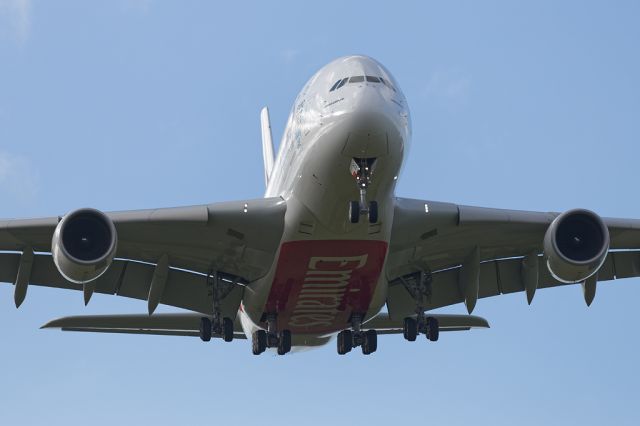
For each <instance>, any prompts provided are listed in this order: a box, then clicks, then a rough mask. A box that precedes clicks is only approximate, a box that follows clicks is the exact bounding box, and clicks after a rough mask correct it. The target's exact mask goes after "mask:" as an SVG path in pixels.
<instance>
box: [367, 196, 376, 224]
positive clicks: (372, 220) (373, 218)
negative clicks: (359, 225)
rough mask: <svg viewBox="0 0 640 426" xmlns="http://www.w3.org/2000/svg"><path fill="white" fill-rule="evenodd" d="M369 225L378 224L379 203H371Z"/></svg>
mask: <svg viewBox="0 0 640 426" xmlns="http://www.w3.org/2000/svg"><path fill="white" fill-rule="evenodd" d="M369 223H378V202H377V201H371V202H370V203H369Z"/></svg>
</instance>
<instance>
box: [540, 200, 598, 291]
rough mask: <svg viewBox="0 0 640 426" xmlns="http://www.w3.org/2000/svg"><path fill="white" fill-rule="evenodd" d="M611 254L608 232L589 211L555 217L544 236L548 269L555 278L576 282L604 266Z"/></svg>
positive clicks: (581, 210) (569, 212)
mask: <svg viewBox="0 0 640 426" xmlns="http://www.w3.org/2000/svg"><path fill="white" fill-rule="evenodd" d="M608 251H609V229H608V228H607V226H606V225H605V224H604V222H603V221H602V219H601V218H600V216H598V215H597V214H595V213H594V212H592V211H590V210H584V209H575V210H569V211H567V212H564V213H562V214H561V215H560V216H558V217H557V218H555V220H554V221H553V222H551V225H550V226H549V229H547V233H546V234H545V236H544V255H545V259H546V262H547V268H548V269H549V272H550V273H551V275H553V277H554V278H555V279H557V280H558V281H561V282H565V283H576V282H580V281H584V280H585V279H587V278H589V277H590V276H592V275H593V274H595V273H596V272H598V270H599V269H600V267H601V266H602V264H603V263H604V260H605V258H606V257H607V252H608Z"/></svg>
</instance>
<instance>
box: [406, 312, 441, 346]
mask: <svg viewBox="0 0 640 426" xmlns="http://www.w3.org/2000/svg"><path fill="white" fill-rule="evenodd" d="M402 331H403V334H404V338H405V339H406V340H408V341H410V342H414V341H415V340H416V338H417V336H418V334H419V333H423V334H424V335H425V336H426V337H427V340H430V341H432V342H437V341H438V337H439V336H440V325H439V324H438V320H437V318H434V317H427V316H425V314H424V312H423V313H422V315H418V318H417V319H416V318H411V317H407V318H405V319H404V324H403V329H402Z"/></svg>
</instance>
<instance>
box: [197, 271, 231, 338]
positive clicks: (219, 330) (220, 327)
mask: <svg viewBox="0 0 640 426" xmlns="http://www.w3.org/2000/svg"><path fill="white" fill-rule="evenodd" d="M207 285H208V286H209V287H210V288H211V293H210V294H212V296H213V315H212V316H211V318H209V317H202V318H200V339H202V341H203V342H208V341H210V340H211V337H212V336H218V337H222V340H224V341H225V342H231V341H232V340H233V320H232V319H231V318H229V317H223V316H222V311H221V309H220V301H221V300H222V299H224V298H225V297H227V295H228V294H229V293H230V292H231V290H233V287H234V286H235V285H236V283H235V282H230V281H223V280H222V279H221V278H220V276H219V275H218V273H217V272H212V273H210V274H209V275H208V276H207Z"/></svg>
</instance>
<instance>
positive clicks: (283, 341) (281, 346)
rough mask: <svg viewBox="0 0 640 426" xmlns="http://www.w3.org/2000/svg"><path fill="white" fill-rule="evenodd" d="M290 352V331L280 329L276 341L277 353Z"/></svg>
mask: <svg viewBox="0 0 640 426" xmlns="http://www.w3.org/2000/svg"><path fill="white" fill-rule="evenodd" d="M289 352H291V331H289V330H282V333H280V339H279V342H278V355H284V354H286V353H289Z"/></svg>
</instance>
